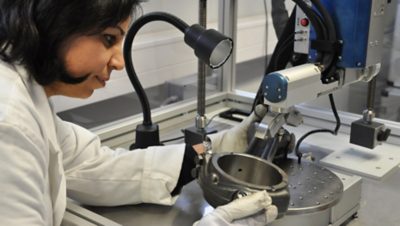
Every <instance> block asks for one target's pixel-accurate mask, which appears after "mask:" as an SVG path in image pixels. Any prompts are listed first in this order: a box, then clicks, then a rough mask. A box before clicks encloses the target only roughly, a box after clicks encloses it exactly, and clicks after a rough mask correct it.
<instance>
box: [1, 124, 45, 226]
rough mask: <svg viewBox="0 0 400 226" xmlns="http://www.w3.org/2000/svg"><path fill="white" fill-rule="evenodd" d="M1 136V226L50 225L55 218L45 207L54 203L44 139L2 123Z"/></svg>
mask: <svg viewBox="0 0 400 226" xmlns="http://www.w3.org/2000/svg"><path fill="white" fill-rule="evenodd" d="M0 134H1V139H0V151H1V158H0V172H1V173H0V193H1V198H0V225H13V226H20V225H21V226H22V225H32V226H35V225H37V226H39V225H40V226H43V225H48V222H51V218H50V217H52V214H50V215H49V214H48V213H49V212H50V213H51V210H48V209H46V205H44V203H48V202H49V201H50V200H49V199H48V196H46V195H45V194H46V192H47V191H48V183H47V182H46V181H47V176H48V175H47V172H48V171H47V167H48V166H46V165H47V157H48V156H46V152H45V151H43V150H46V145H45V143H44V142H43V139H39V138H38V137H36V135H34V134H33V133H31V132H30V131H28V130H26V129H25V131H24V132H22V129H21V128H19V127H17V126H13V125H9V124H6V123H1V122H0ZM49 218H50V219H49Z"/></svg>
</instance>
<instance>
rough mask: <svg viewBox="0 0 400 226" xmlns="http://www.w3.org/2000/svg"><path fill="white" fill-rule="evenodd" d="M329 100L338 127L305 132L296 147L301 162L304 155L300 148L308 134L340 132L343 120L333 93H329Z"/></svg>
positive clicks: (334, 133)
mask: <svg viewBox="0 0 400 226" xmlns="http://www.w3.org/2000/svg"><path fill="white" fill-rule="evenodd" d="M329 101H330V104H331V108H332V112H333V115H334V116H335V120H336V127H335V129H334V130H329V129H316V130H312V131H309V132H307V133H306V134H304V135H303V136H302V137H300V139H299V140H298V141H297V144H296V147H295V153H296V156H297V161H298V163H299V164H300V163H301V158H302V156H303V153H301V152H300V150H299V148H300V144H301V143H302V142H303V140H304V139H306V138H307V137H308V136H310V135H312V134H315V133H331V134H332V135H337V133H338V132H339V129H340V125H341V122H340V117H339V114H338V112H337V109H336V105H335V100H334V99H333V94H329Z"/></svg>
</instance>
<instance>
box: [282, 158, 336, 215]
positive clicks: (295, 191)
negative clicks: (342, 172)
mask: <svg viewBox="0 0 400 226" xmlns="http://www.w3.org/2000/svg"><path fill="white" fill-rule="evenodd" d="M277 165H278V166H279V167H280V168H282V169H283V170H284V171H285V172H286V173H287V175H288V177H289V185H288V187H289V193H290V202H289V209H288V211H287V212H286V214H288V215H297V214H305V213H313V212H317V211H321V210H325V209H328V208H330V207H332V206H334V205H335V204H336V203H338V202H339V200H340V198H341V197H342V193H343V183H342V181H341V180H340V178H339V177H338V176H336V174H334V173H332V172H331V171H330V170H328V169H326V168H324V167H321V166H318V165H316V164H314V163H312V162H308V161H304V160H303V161H302V163H301V164H298V163H297V160H294V159H287V160H284V161H282V162H279V163H278V164H277Z"/></svg>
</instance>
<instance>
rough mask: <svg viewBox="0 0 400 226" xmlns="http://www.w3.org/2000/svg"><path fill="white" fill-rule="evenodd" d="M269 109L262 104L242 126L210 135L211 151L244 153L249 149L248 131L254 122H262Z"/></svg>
mask: <svg viewBox="0 0 400 226" xmlns="http://www.w3.org/2000/svg"><path fill="white" fill-rule="evenodd" d="M267 110H268V109H267V107H266V106H264V105H262V104H260V105H257V106H256V107H255V110H254V111H253V113H251V115H249V117H247V118H245V119H244V120H243V121H242V122H241V123H240V124H238V125H236V126H234V127H232V128H230V129H228V130H224V131H221V132H218V133H216V134H210V135H208V138H210V140H211V149H212V151H213V152H214V153H216V152H239V153H243V152H245V151H246V149H247V146H248V144H247V130H248V129H249V127H250V125H251V124H252V123H253V122H256V121H259V120H261V119H262V118H263V117H264V116H265V114H266V113H267Z"/></svg>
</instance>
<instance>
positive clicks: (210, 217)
mask: <svg viewBox="0 0 400 226" xmlns="http://www.w3.org/2000/svg"><path fill="white" fill-rule="evenodd" d="M277 216H278V208H277V207H276V206H274V205H272V200H271V197H270V196H269V195H268V193H267V192H266V191H265V190H264V191H260V192H256V193H253V194H251V195H248V196H245V197H243V198H239V199H236V200H234V201H232V202H231V203H228V204H226V205H223V206H219V207H218V208H216V209H215V210H214V211H213V212H211V213H209V214H207V215H206V216H204V217H203V218H202V219H201V220H200V221H197V222H195V223H194V224H193V226H216V225H218V226H228V225H229V226H242V225H252V226H265V225H266V224H268V223H270V222H272V221H274V220H275V219H276V217H277Z"/></svg>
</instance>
